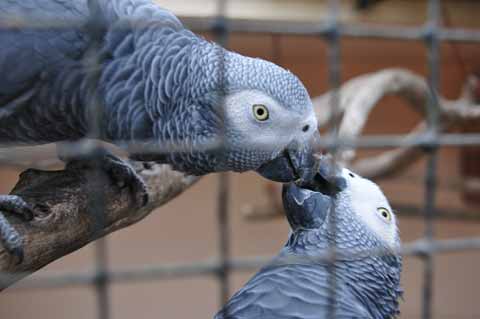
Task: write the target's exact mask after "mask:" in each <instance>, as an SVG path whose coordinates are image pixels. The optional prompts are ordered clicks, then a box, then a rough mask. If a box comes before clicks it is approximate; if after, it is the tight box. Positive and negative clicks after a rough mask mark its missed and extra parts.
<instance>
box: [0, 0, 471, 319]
mask: <svg viewBox="0 0 480 319" xmlns="http://www.w3.org/2000/svg"><path fill="white" fill-rule="evenodd" d="M88 3H89V6H90V9H91V11H92V14H93V16H94V17H95V15H96V14H99V12H96V9H95V8H96V6H95V3H96V0H93V1H92V0H88ZM227 5H228V0H218V1H217V16H216V17H214V18H189V19H184V21H183V22H184V23H185V24H186V25H187V26H189V27H190V28H192V29H194V30H197V31H209V32H212V33H213V35H214V38H215V40H216V42H218V43H219V44H220V45H221V46H227V44H228V35H229V33H230V32H252V33H269V34H286V35H288V34H291V35H311V36H319V37H323V38H324V39H325V41H326V43H327V48H328V51H327V60H328V61H327V62H328V63H327V64H328V82H329V86H330V89H331V90H332V91H333V94H332V99H331V103H330V105H331V107H332V110H333V112H332V114H335V113H336V112H339V108H338V99H339V96H338V94H339V92H338V88H339V86H340V67H341V61H340V39H341V38H342V37H356V38H359V37H360V38H362V37H364V38H381V39H399V40H407V41H412V40H413V41H423V43H424V45H425V47H426V49H427V52H428V55H427V64H428V83H429V86H430V90H431V94H430V96H429V99H428V102H427V105H426V108H427V123H428V127H429V129H428V131H427V132H426V133H425V134H423V135H422V136H420V137H416V138H415V139H405V138H404V136H401V135H377V136H368V137H361V138H358V139H354V140H349V139H339V138H337V137H336V135H335V132H336V128H335V125H333V129H332V130H331V132H330V133H332V134H330V136H329V137H324V138H323V139H322V140H321V141H320V142H319V144H318V145H317V147H318V148H319V149H325V148H326V149H328V150H329V151H330V152H331V153H332V154H334V155H335V152H336V151H337V150H338V149H339V148H342V147H356V148H387V147H399V146H408V145H415V146H418V147H422V148H423V149H424V150H425V152H426V153H427V163H426V170H425V176H424V203H423V213H424V223H425V231H424V236H423V238H421V239H418V240H416V241H414V242H410V243H406V244H403V245H402V247H401V248H399V249H398V252H399V253H400V254H402V255H403V256H416V257H418V258H420V259H421V260H422V262H423V287H422V314H421V315H422V318H423V319H430V318H432V317H433V314H432V292H433V272H434V266H435V265H434V263H433V259H432V257H433V255H434V254H440V253H447V252H455V251H462V250H478V249H480V236H479V237H466V238H457V239H449V240H435V239H434V236H435V229H434V220H435V218H436V217H437V209H436V207H435V196H436V187H437V176H436V174H437V162H438V152H437V151H438V148H439V147H441V146H458V147H462V146H470V145H480V134H451V133H449V134H447V133H444V134H441V133H440V131H439V114H438V96H437V92H438V88H439V80H440V48H439V45H440V43H441V41H445V40H448V41H456V42H469V43H480V32H479V31H477V30H466V29H460V28H450V27H449V28H444V27H442V26H441V23H440V0H429V1H428V14H427V22H426V23H425V24H424V25H423V26H421V27H401V26H395V27H393V26H369V25H354V26H353V25H348V24H341V23H340V22H339V20H338V15H339V4H338V0H330V1H329V14H328V19H327V20H326V21H322V22H320V21H319V22H318V23H290V22H274V21H271V22H259V21H247V20H239V19H235V20H229V19H228V18H227V17H226V14H225V12H226V7H227ZM90 27H91V30H92V33H93V35H95V34H96V32H98V31H99V30H98V28H99V27H100V26H99V25H97V24H95V19H93V22H92V24H91V25H90ZM94 37H95V36H94ZM96 40H97V42H95V41H94V44H93V45H92V47H91V48H89V51H91V53H92V54H90V55H87V57H91V59H92V60H90V61H88V63H89V67H90V70H91V74H90V75H91V76H90V78H91V82H90V85H91V86H93V87H94V86H95V85H96V83H97V82H96V81H97V79H98V77H99V74H98V70H99V68H97V67H92V65H93V66H95V65H98V63H99V61H95V57H96V56H98V55H96V54H95V52H96V51H98V50H99V46H98V45H99V43H100V42H99V41H101V39H96ZM95 43H96V44H97V45H96V44H95ZM222 60H223V58H222ZM223 67H224V64H223V63H220V68H219V72H222V74H223V72H224V70H223ZM318 72H321V70H318ZM93 91H95V90H93ZM99 105H100V99H99V97H98V96H92V98H91V103H90V107H91V110H92V111H91V112H90V115H91V123H90V124H91V126H90V129H91V130H90V131H91V136H90V137H95V136H98V132H99V125H100V123H101V117H102V114H101V113H100V112H98V111H96V110H98V109H99V108H98V106H99ZM332 118H333V120H335V118H336V117H335V116H333V117H332ZM334 124H335V123H334ZM334 158H335V156H334ZM97 173H98V172H95V171H93V172H92V173H91V174H92V178H91V181H92V187H91V188H90V189H91V190H92V192H91V194H90V196H91V197H92V198H93V200H94V202H95V205H94V209H93V214H94V217H95V221H96V225H97V228H98V229H100V228H101V225H102V223H103V222H104V220H103V217H102V216H103V213H102V212H103V207H104V204H105V203H104V198H103V195H102V192H98V191H97V192H96V191H95V190H96V189H97V190H98V178H99V175H100V174H97ZM96 181H97V182H96ZM229 185H230V180H229V174H228V173H221V174H219V184H218V190H217V197H216V200H217V231H218V247H217V248H218V256H217V258H216V259H214V260H208V261H199V262H195V263H190V264H172V265H167V264H162V265H145V266H143V267H139V268H134V269H124V270H113V269H111V268H110V267H109V265H108V258H107V254H108V250H107V245H106V242H105V239H103V238H100V239H98V240H97V241H96V242H95V244H94V245H95V270H94V271H93V272H72V273H57V274H47V275H42V276H35V277H31V278H27V279H23V280H22V281H21V282H19V283H17V284H16V287H15V288H14V289H12V290H23V289H39V288H40V289H42V288H60V287H66V286H68V287H71V286H93V287H94V288H95V291H96V297H97V298H96V300H97V308H98V311H97V317H98V318H99V319H109V318H111V312H110V303H109V302H110V296H109V284H110V283H113V282H130V281H143V280H152V279H156V280H161V279H171V278H183V277H195V276H212V277H213V278H216V280H217V281H218V289H219V307H221V306H223V305H224V304H225V303H226V302H227V300H228V297H229V294H230V293H231V291H230V286H229V276H230V274H231V273H232V272H235V271H252V270H257V269H258V268H259V267H261V266H263V265H264V264H265V263H267V262H269V261H270V258H271V257H269V256H254V257H244V258H241V259H234V258H231V255H230V231H229V228H230V221H229V210H228V203H229V198H230V189H229ZM331 216H335V214H331ZM333 218H334V217H333ZM332 224H333V225H335V223H332ZM333 227H334V226H333ZM333 231H334V229H333ZM384 253H385V251H381V250H365V251H362V252H360V253H359V252H358V251H356V252H351V251H347V250H337V249H335V247H334V246H332V247H331V248H330V249H329V250H327V251H325V252H321V253H320V254H319V256H318V257H315V258H314V260H312V261H319V260H322V261H328V262H329V263H330V264H331V265H332V267H330V268H329V269H330V272H331V276H330V277H331V278H332V280H330V290H331V298H330V300H331V302H330V303H331V305H333V301H334V300H335V280H334V278H335V277H334V276H333V273H334V271H335V268H334V267H333V266H334V263H335V260H336V259H337V258H340V257H341V256H350V257H352V256H353V257H355V256H362V255H369V256H371V255H381V254H384ZM295 259H296V258H292V257H290V258H288V259H287V260H279V261H278V263H291V262H295ZM4 276H8V274H0V279H2V277H4ZM6 293H8V290H7V291H6ZM330 308H331V311H330V317H332V318H333V317H334V315H335V314H334V307H333V306H332V307H330Z"/></svg>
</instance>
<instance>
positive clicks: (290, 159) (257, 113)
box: [201, 50, 319, 182]
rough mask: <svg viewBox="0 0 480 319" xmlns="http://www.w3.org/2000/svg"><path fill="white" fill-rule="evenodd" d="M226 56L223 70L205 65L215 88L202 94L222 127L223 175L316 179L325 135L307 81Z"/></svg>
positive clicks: (276, 68) (254, 61)
mask: <svg viewBox="0 0 480 319" xmlns="http://www.w3.org/2000/svg"><path fill="white" fill-rule="evenodd" d="M217 53H218V52H217ZM220 53H221V58H219V57H218V56H219V55H220V54H219V55H217V56H216V58H215V59H217V60H218V59H224V60H223V63H222V65H221V66H219V63H213V62H212V58H209V61H210V62H205V63H203V64H202V65H203V66H204V67H203V68H204V69H203V71H202V74H203V76H202V78H203V79H210V81H211V82H210V83H213V85H212V84H210V83H209V85H208V87H209V89H210V91H208V92H207V93H206V94H202V95H201V99H202V101H203V103H202V104H209V105H210V106H211V108H212V109H214V110H215V113H216V114H217V117H218V118H219V119H220V120H219V121H217V122H219V123H221V130H220V131H219V133H218V136H220V137H221V147H220V148H219V149H220V150H221V151H219V152H218V153H217V155H218V156H217V160H218V166H217V170H232V171H237V172H242V171H247V170H255V171H257V172H258V173H260V174H261V175H262V176H264V177H266V178H268V179H270V180H274V181H279V182H291V181H295V180H299V179H300V180H311V179H312V178H313V175H314V173H315V169H314V167H315V158H314V156H313V146H314V145H315V142H316V141H317V139H318V138H319V133H318V129H317V119H316V116H315V113H314V109H313V105H312V102H311V100H310V97H309V95H308V92H307V90H306V89H305V87H304V86H303V84H302V82H301V81H300V80H299V79H298V78H297V77H296V76H295V75H294V74H293V73H291V72H289V71H287V70H285V69H283V68H282V67H280V66H278V65H276V64H274V63H271V62H268V61H265V60H262V59H258V58H250V57H246V56H242V55H240V54H237V53H233V52H229V51H226V50H225V51H223V50H222V51H221V52H220ZM213 55H214V54H213ZM214 56H215V55H214ZM212 65H213V67H212ZM211 79H214V80H213V81H212V80H211ZM212 97H213V98H212ZM205 101H206V103H205Z"/></svg>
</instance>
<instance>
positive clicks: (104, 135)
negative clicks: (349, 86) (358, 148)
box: [0, 0, 318, 255]
mask: <svg viewBox="0 0 480 319" xmlns="http://www.w3.org/2000/svg"><path fill="white" fill-rule="evenodd" d="M88 137H92V138H95V139H99V140H101V141H105V142H108V143H113V144H115V145H117V146H120V147H122V148H124V149H126V150H127V151H128V153H129V156H130V157H131V158H133V159H136V160H140V161H155V162H158V163H166V164H170V165H172V166H173V168H174V169H176V170H180V171H183V172H186V173H189V174H194V175H203V174H207V173H211V172H219V171H236V172H244V171H248V170H255V171H257V172H259V173H260V174H261V175H263V176H264V177H266V178H269V179H271V180H275V181H281V182H289V181H292V180H297V181H301V180H305V181H307V180H311V178H312V167H313V166H314V164H312V163H314V158H313V155H312V154H313V153H312V151H311V150H312V145H314V143H315V139H316V138H318V131H317V120H316V117H315V114H314V110H313V107H312V104H311V101H310V98H309V95H308V93H307V91H306V89H305V87H304V86H303V85H302V83H301V82H300V80H299V79H298V78H297V77H296V76H295V75H294V74H292V73H291V72H289V71H287V70H285V69H283V68H281V67H279V66H277V65H275V64H273V63H270V62H267V61H264V60H261V59H258V58H250V57H245V56H242V55H240V54H236V53H234V52H230V51H228V50H225V49H223V48H221V47H219V46H218V45H216V44H214V43H212V42H209V41H207V40H205V39H203V38H202V37H199V36H197V35H195V34H194V33H192V32H191V31H189V30H188V29H186V28H185V27H184V26H183V25H182V23H181V22H180V21H179V20H178V19H177V18H176V17H175V16H174V15H173V14H172V13H170V12H169V11H167V10H164V9H162V8H160V7H158V6H157V5H156V4H154V3H153V2H152V1H149V0H75V1H71V0H2V1H0V146H1V147H8V146H17V145H37V144H44V143H52V142H55V143H57V142H64V141H67V142H72V141H78V140H81V139H83V138H88ZM92 153H95V152H92ZM97 153H99V154H97ZM97 153H95V154H96V156H85V158H84V157H82V156H78V158H76V157H75V156H74V157H72V158H69V157H68V156H66V161H67V163H68V162H76V163H78V161H79V160H81V161H83V163H84V164H85V163H88V161H89V159H90V158H95V159H96V160H98V158H100V160H99V161H100V162H101V163H102V164H101V166H100V167H101V168H102V169H104V170H105V171H107V172H108V173H109V174H110V176H112V178H113V179H124V180H126V183H122V184H126V185H129V187H133V188H136V189H137V190H138V189H140V190H142V191H144V187H145V186H144V185H143V182H142V181H141V179H140V178H139V177H138V176H137V175H136V174H135V172H134V171H133V170H132V169H131V168H130V167H129V166H128V165H127V164H126V163H125V162H123V161H122V160H120V159H118V158H116V157H115V156H113V155H112V154H109V153H103V152H97ZM77 155H78V154H77ZM90 155H91V154H90ZM74 160H76V161H74ZM67 168H68V164H67ZM145 195H146V192H145ZM143 199H144V201H146V200H148V198H146V197H144V198H143ZM0 212H8V213H13V214H18V215H19V216H23V217H24V218H26V219H29V218H32V209H31V208H30V207H29V206H28V205H27V204H26V203H25V202H24V201H22V199H21V198H18V197H15V196H9V195H5V196H1V197H0ZM0 239H1V240H2V241H3V242H4V244H5V246H6V247H7V248H8V249H9V250H10V251H11V252H13V253H15V254H17V255H21V239H20V238H19V237H18V234H17V233H16V232H15V231H14V230H13V229H12V228H11V227H10V226H9V225H8V223H6V220H5V219H4V218H3V217H2V216H1V213H0Z"/></svg>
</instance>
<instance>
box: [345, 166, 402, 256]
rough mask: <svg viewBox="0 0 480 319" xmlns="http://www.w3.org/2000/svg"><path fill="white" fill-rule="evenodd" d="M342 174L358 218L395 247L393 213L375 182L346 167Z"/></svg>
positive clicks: (395, 226)
mask: <svg viewBox="0 0 480 319" xmlns="http://www.w3.org/2000/svg"><path fill="white" fill-rule="evenodd" d="M342 176H343V177H344V178H345V179H346V180H347V185H348V186H347V190H346V191H348V194H349V198H350V200H351V208H352V210H353V211H354V213H356V214H357V216H358V217H360V220H361V221H363V222H364V223H365V225H367V226H368V227H369V228H370V230H371V231H372V232H373V233H374V234H375V235H376V236H377V237H378V238H379V239H380V240H382V241H384V242H385V244H386V245H387V246H388V247H390V248H392V249H395V248H397V247H398V245H399V239H398V229H397V222H396V218H395V215H394V214H393V211H392V208H391V207H390V204H389V203H388V200H387V198H386V197H385V195H384V194H383V192H382V191H381V190H380V188H379V187H378V185H377V184H375V183H373V182H372V181H370V180H368V179H365V178H363V177H361V176H358V175H357V174H355V173H353V172H351V171H350V170H348V169H343V171H342Z"/></svg>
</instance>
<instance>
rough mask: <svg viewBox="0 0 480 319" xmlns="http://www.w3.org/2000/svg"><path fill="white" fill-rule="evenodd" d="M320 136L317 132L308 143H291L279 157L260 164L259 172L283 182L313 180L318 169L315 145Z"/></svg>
mask: <svg viewBox="0 0 480 319" xmlns="http://www.w3.org/2000/svg"><path fill="white" fill-rule="evenodd" d="M319 137H320V135H319V134H318V132H317V133H316V134H315V135H313V137H312V139H311V140H310V141H309V142H308V143H305V144H301V143H299V142H296V141H294V142H292V143H290V144H289V145H288V146H287V148H286V149H285V150H284V151H283V152H282V153H281V154H280V155H279V156H278V157H277V158H275V159H273V160H271V161H270V162H268V163H265V164H263V165H262V166H260V168H258V169H257V172H258V173H259V174H260V175H262V176H263V177H265V178H268V179H270V180H272V181H275V182H281V183H289V182H294V181H298V180H304V181H310V180H313V179H314V176H315V174H316V172H317V169H318V168H317V162H318V161H317V159H316V156H315V155H314V152H313V146H314V145H315V142H316V139H317V138H319Z"/></svg>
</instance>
